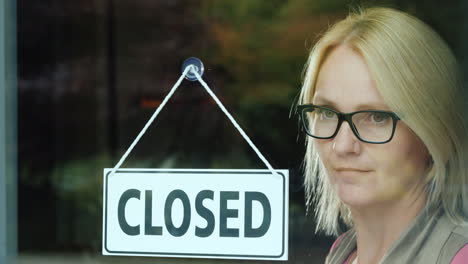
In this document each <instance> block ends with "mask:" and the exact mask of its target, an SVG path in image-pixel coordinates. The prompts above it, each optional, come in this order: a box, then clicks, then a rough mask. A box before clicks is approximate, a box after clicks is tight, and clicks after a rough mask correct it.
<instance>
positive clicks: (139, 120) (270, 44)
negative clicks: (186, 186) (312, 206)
mask: <svg viewBox="0 0 468 264" xmlns="http://www.w3.org/2000/svg"><path fill="white" fill-rule="evenodd" d="M465 2H466V1H461V0H453V1H444V2H441V1H435V0H430V1H421V0H417V1H415V0H412V1H402V0H400V1H367V2H360V1H343V0H314V1H312V0H287V1H286V0H263V1H260V0H236V1H218V0H185V1H182V0H137V1H135V0H131V1H130V0H119V1H117V0H75V1H70V0H68V1H67V0H65V1H64V0H41V1H34V0H18V2H17V12H18V14H17V17H18V25H17V28H18V99H19V102H18V133H19V135H18V152H19V174H18V175H19V191H18V199H19V204H18V214H19V217H18V219H19V223H18V229H19V234H18V240H19V250H20V254H21V253H28V254H31V253H38V252H42V253H44V252H46V253H54V252H67V253H70V252H71V253H76V254H84V253H86V254H98V255H99V254H100V252H101V248H100V247H101V225H102V214H101V211H102V208H101V203H102V202H101V199H102V172H103V168H107V167H113V166H114V165H115V164H116V163H117V161H118V160H119V158H120V157H121V156H122V155H123V153H124V152H125V150H126V149H127V148H128V147H129V145H130V143H131V142H132V141H133V139H134V138H135V137H136V135H137V134H138V133H139V131H140V130H141V129H142V128H143V126H144V124H145V123H146V121H147V120H148V119H149V117H150V116H151V115H152V113H153V111H154V110H155V109H156V107H157V106H158V105H159V104H160V103H161V101H162V100H163V98H164V97H165V95H166V94H167V92H168V91H169V89H170V88H171V87H172V85H173V84H174V83H175V81H176V80H177V79H178V77H179V76H180V73H181V71H180V68H181V64H182V62H183V61H184V60H185V59H186V58H188V57H191V56H196V57H199V58H201V59H202V60H203V62H204V64H205V75H204V76H203V77H204V79H205V81H206V82H207V83H208V84H209V85H210V87H211V88H212V90H213V91H214V92H215V93H216V94H217V96H218V97H219V98H220V99H221V101H222V102H223V103H224V105H225V106H226V108H227V109H228V110H229V111H230V112H231V113H232V115H233V116H234V118H235V119H236V120H237V121H238V123H239V124H240V125H241V127H242V128H243V129H244V130H245V132H246V133H247V134H248V135H249V136H250V138H251V139H252V141H253V142H254V143H255V144H256V145H257V147H258V148H259V149H260V151H261V152H262V153H263V154H264V155H265V157H266V158H267V159H268V161H269V162H270V163H271V164H272V166H273V167H274V168H278V169H289V170H290V205H289V206H290V218H289V222H290V238H289V239H290V240H289V244H290V250H289V251H290V254H289V258H290V261H289V262H290V263H303V262H308V263H315V262H316V263H322V262H323V258H324V256H325V254H326V252H327V250H328V248H329V247H330V244H331V243H332V241H333V238H330V237H325V236H323V235H320V234H315V233H314V228H315V227H314V223H313V219H312V217H311V216H306V212H305V208H304V191H303V187H302V171H301V163H302V159H303V155H304V139H303V138H304V133H302V132H301V131H300V129H299V126H298V120H297V118H296V117H295V116H291V115H290V110H291V107H292V105H293V104H294V101H295V99H296V97H297V95H298V93H299V89H300V86H301V74H302V70H303V66H304V63H305V62H306V59H307V55H308V51H309V50H310V48H311V47H312V46H313V44H314V42H315V41H316V40H317V37H318V35H319V34H320V33H322V32H323V31H324V30H326V29H327V27H328V26H329V25H330V24H333V22H334V21H337V20H339V19H341V18H344V17H345V16H346V15H347V13H348V11H349V9H350V7H355V6H358V5H363V6H375V5H379V6H390V7H396V8H398V9H401V10H404V11H407V12H409V13H411V14H413V15H416V16H417V17H419V18H421V19H422V20H423V21H425V22H426V23H428V24H429V25H430V26H432V27H433V28H434V29H435V30H436V31H438V32H439V33H440V34H441V35H442V37H443V38H444V39H445V40H446V41H447V42H448V43H449V45H450V46H451V47H452V48H453V50H454V52H455V54H456V56H457V57H458V59H459V61H460V63H461V65H462V66H463V68H462V69H463V71H464V72H466V70H465V69H466V67H464V66H465V65H466V51H465V50H464V49H466V48H465V47H466V46H467V40H466V37H464V36H465V35H466V32H467V25H468V24H467V22H468V21H467V18H466V15H465V14H466V11H468V4H467V3H465ZM122 167H127V168H130V167H138V168H264V165H263V163H262V162H261V161H260V159H258V158H257V156H256V155H255V153H254V152H253V150H251V149H250V147H249V146H248V144H247V143H245V142H244V140H243V139H242V137H241V136H240V135H239V134H238V132H237V130H235V128H234V127H233V126H232V125H231V124H230V122H229V120H228V119H227V118H226V117H225V116H224V114H223V113H222V112H221V111H220V110H219V109H218V107H217V106H216V104H215V103H214V102H213V101H212V100H211V99H210V97H209V96H208V94H207V93H206V92H205V91H204V89H203V88H202V87H201V86H200V85H199V84H198V83H190V82H188V81H184V82H183V83H182V85H181V87H180V88H179V89H178V91H177V92H176V93H175V94H174V96H173V98H172V99H171V101H169V103H168V104H167V106H166V108H165V109H164V110H163V112H162V113H161V115H160V116H159V117H158V118H157V119H156V121H155V123H154V124H153V125H152V126H151V128H150V129H149V130H148V132H147V133H146V135H145V136H144V137H143V138H142V140H141V141H140V143H139V144H138V145H137V146H136V148H135V150H134V151H133V152H132V154H131V155H130V156H129V158H128V160H127V162H125V163H124V164H123V166H122ZM151 261H153V262H154V261H155V259H151ZM163 261H164V262H165V263H169V262H170V261H174V262H175V261H176V260H170V259H166V260H163ZM190 261H193V263H194V262H197V261H198V262H200V260H190ZM314 261H315V262H314ZM184 262H189V260H184ZM201 262H203V260H202V261H201ZM220 262H223V261H220Z"/></svg>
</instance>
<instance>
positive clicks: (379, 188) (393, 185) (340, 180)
mask: <svg viewBox="0 0 468 264" xmlns="http://www.w3.org/2000/svg"><path fill="white" fill-rule="evenodd" d="M312 103H313V104H315V105H320V106H328V107H330V108H333V109H335V110H337V111H340V112H343V113H349V112H354V111H359V110H386V111H391V109H389V107H388V106H387V105H386V104H385V103H384V101H383V99H382V97H381V95H380V93H379V92H378V90H377V89H376V87H375V84H374V81H373V80H372V79H371V76H370V73H369V70H368V68H367V65H366V63H365V62H364V60H363V59H362V57H361V56H360V55H359V54H358V53H356V52H355V51H353V50H352V49H351V48H349V47H347V46H344V45H342V46H338V47H337V48H335V49H333V50H332V51H331V53H330V54H329V55H328V57H327V59H326V60H325V62H324V63H323V65H322V67H321V69H320V72H319V75H318V79H317V84H316V91H315V94H314V97H313V100H312ZM314 144H315V146H316V147H317V149H318V153H319V156H320V159H321V160H322V162H323V164H324V166H325V169H326V171H327V173H328V176H329V177H330V181H331V183H332V185H333V187H334V188H335V190H336V192H337V194H338V195H339V197H340V199H341V200H342V201H343V202H344V203H345V204H347V205H349V206H351V207H354V208H366V207H370V206H376V205H377V206H382V205H386V204H387V205H391V204H394V203H399V202H405V201H409V202H411V200H414V199H416V198H417V197H418V195H420V194H421V192H422V190H423V184H422V181H423V180H422V178H423V176H424V175H425V174H426V173H427V168H428V160H429V155H428V151H427V149H426V147H425V146H424V144H423V143H422V141H421V140H420V139H419V138H418V137H417V136H416V135H415V134H414V133H413V132H412V131H411V130H410V129H409V128H408V127H407V126H406V125H405V124H404V123H403V122H402V121H398V123H397V127H396V130H395V134H394V137H393V139H392V140H391V141H390V142H388V143H385V144H370V143H364V142H362V141H359V139H357V138H356V136H355V135H354V134H353V132H352V130H351V128H350V127H349V124H348V123H347V122H343V124H342V125H341V128H340V130H339V131H338V134H337V135H336V136H335V137H334V138H331V139H314Z"/></svg>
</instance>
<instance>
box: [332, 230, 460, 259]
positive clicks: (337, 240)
mask: <svg viewBox="0 0 468 264" xmlns="http://www.w3.org/2000/svg"><path fill="white" fill-rule="evenodd" d="M342 236H343V235H341V236H339V237H338V238H337V239H336V240H335V242H333V245H332V246H331V249H330V251H332V250H333V249H334V248H335V247H336V245H338V243H339V242H340V240H341V237H342ZM351 255H353V254H351ZM351 255H350V256H349V257H348V259H346V260H345V262H343V264H350V260H351ZM467 263H468V244H466V245H465V246H464V247H462V248H461V249H460V250H459V251H458V252H457V254H455V257H453V259H452V261H450V264H467Z"/></svg>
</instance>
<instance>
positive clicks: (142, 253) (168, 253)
mask: <svg viewBox="0 0 468 264" xmlns="http://www.w3.org/2000/svg"><path fill="white" fill-rule="evenodd" d="M275 171H276V173H277V174H279V175H281V176H282V180H283V213H282V216H283V228H282V237H283V242H282V243H281V247H282V248H281V254H279V255H236V254H201V253H170V252H140V251H112V250H109V249H108V248H107V208H108V207H107V200H108V199H107V197H108V196H107V191H108V188H107V187H108V186H107V184H108V182H109V181H108V177H109V174H110V173H111V172H112V170H110V171H109V172H108V173H107V174H106V179H105V180H106V185H105V188H106V189H105V198H104V199H105V201H104V203H105V205H106V210H105V212H104V223H103V224H104V227H103V228H104V230H103V231H104V248H105V250H106V251H107V252H109V253H111V254H128V255H129V254H133V255H148V256H154V257H164V256H169V257H174V256H179V257H190V256H193V257H198V258H203V257H214V258H216V257H218V258H221V257H225V258H268V259H270V258H281V257H282V256H283V255H284V245H285V239H286V238H285V220H286V219H285V210H286V203H288V202H289V197H286V183H285V181H286V176H285V175H284V174H283V173H282V172H281V171H278V170H275ZM116 173H193V174H201V173H203V174H207V173H223V174H271V172H270V171H269V170H265V171H255V170H253V171H250V170H226V171H224V170H194V171H190V170H185V169H183V170H182V169H181V170H158V169H155V170H144V169H143V170H131V169H125V170H117V171H116Z"/></svg>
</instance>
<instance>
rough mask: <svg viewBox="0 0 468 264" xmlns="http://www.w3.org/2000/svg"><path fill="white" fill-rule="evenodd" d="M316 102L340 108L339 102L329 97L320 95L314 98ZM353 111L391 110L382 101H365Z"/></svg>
mask: <svg viewBox="0 0 468 264" xmlns="http://www.w3.org/2000/svg"><path fill="white" fill-rule="evenodd" d="M312 101H313V103H314V104H316V105H323V106H328V107H331V108H333V109H336V110H338V109H339V107H338V106H337V104H336V103H335V102H333V101H331V100H328V99H327V98H323V97H320V96H317V97H314V99H313V100H312ZM353 109H354V110H353V111H360V110H389V107H388V106H385V105H384V104H381V103H363V104H358V105H356V106H355V107H353Z"/></svg>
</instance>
